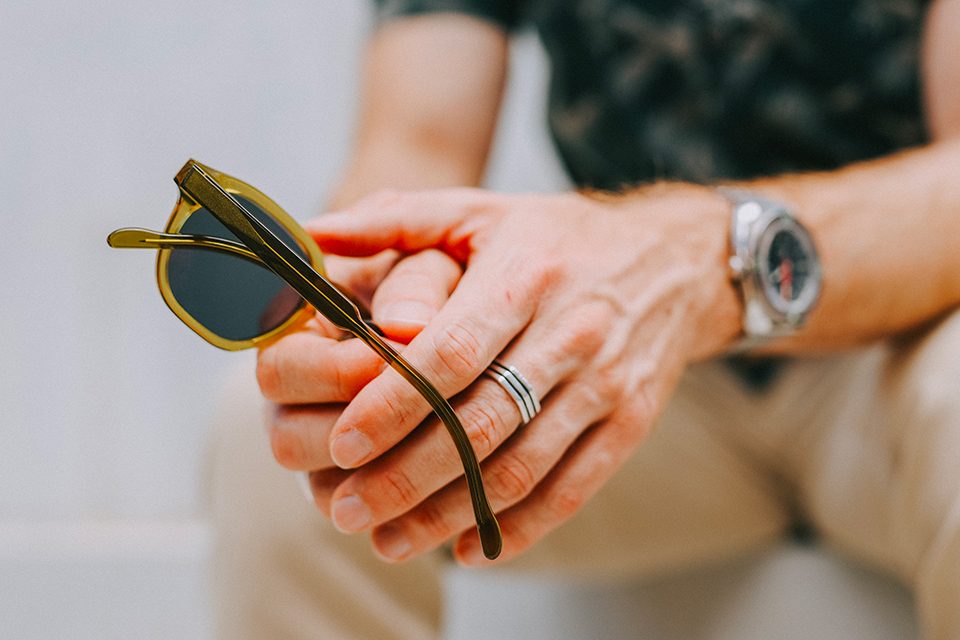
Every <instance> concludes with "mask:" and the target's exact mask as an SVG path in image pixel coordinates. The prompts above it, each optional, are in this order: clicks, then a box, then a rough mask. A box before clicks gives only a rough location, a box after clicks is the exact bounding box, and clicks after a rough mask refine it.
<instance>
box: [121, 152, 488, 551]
mask: <svg viewBox="0 0 960 640" xmlns="http://www.w3.org/2000/svg"><path fill="white" fill-rule="evenodd" d="M174 181H175V182H176V183H177V186H178V187H179V189H180V198H179V199H178V200H177V204H176V206H175V207H174V210H173V213H172V214H171V216H170V219H169V221H168V222H167V225H166V227H165V228H164V229H165V230H164V231H163V232H156V231H150V230H149V229H140V228H124V229H118V230H116V231H114V232H113V233H111V234H110V236H109V237H108V238H107V242H108V243H109V244H110V246H111V247H118V248H133V249H156V250H158V251H159V254H158V256H157V283H158V285H159V287H160V293H161V295H162V296H163V299H164V302H166V304H167V306H168V307H169V308H170V310H171V311H173V313H174V314H176V316H177V317H178V318H180V319H181V320H182V321H183V322H184V323H185V324H186V325H187V326H189V327H190V328H191V329H193V331H195V332H196V333H197V334H199V335H200V336H201V337H202V338H203V339H204V340H206V341H207V342H209V343H211V344H213V345H215V346H217V347H220V348H222V349H229V350H231V351H236V350H240V349H247V348H250V347H261V346H264V345H265V344H267V343H269V342H270V341H272V340H275V339H277V338H278V337H280V336H281V335H283V334H284V333H285V332H287V331H289V330H291V329H293V328H294V327H297V326H298V325H300V324H302V323H305V322H306V321H307V320H309V319H310V318H312V317H313V316H314V311H313V310H314V309H315V310H316V311H318V312H319V313H320V314H321V315H323V316H324V317H325V318H327V320H329V321H330V322H331V323H333V325H334V326H336V327H339V328H340V329H342V330H344V331H346V332H349V333H351V334H353V335H354V336H355V337H357V338H359V339H360V340H362V341H363V342H364V343H366V344H367V345H368V346H369V347H370V348H371V349H373V350H374V351H375V352H376V353H377V354H379V355H380V356H381V357H382V358H383V359H384V360H385V361H386V362H387V363H389V364H390V366H391V367H392V368H393V369H394V370H395V371H397V372H398V373H399V374H400V375H401V376H402V377H403V378H404V379H406V380H407V382H409V383H410V384H411V385H412V386H413V387H414V388H416V389H417V391H418V392H419V393H420V394H421V395H422V396H423V397H424V399H426V400H427V401H428V402H429V403H430V406H431V407H432V408H433V410H434V412H435V413H436V415H437V416H438V417H439V418H440V420H441V421H442V422H443V424H444V426H446V428H447V431H448V432H449V433H450V436H451V437H452V438H453V441H454V444H455V445H456V449H457V453H458V454H459V456H460V459H461V461H462V462H463V467H464V474H465V479H466V482H467V487H468V489H469V491H470V498H471V502H472V503H473V510H474V516H475V518H476V522H477V530H478V533H479V535H480V541H481V545H482V547H483V552H484V554H485V555H486V556H487V557H488V558H491V559H492V558H496V557H497V556H498V555H499V554H500V551H501V549H502V544H503V539H502V536H501V533H500V526H499V524H498V523H497V519H496V516H495V515H494V513H493V510H492V509H491V507H490V504H489V502H488V501H487V497H486V494H485V491H484V488H483V479H482V477H481V471H480V464H479V462H478V461H477V458H476V454H475V453H474V451H473V447H472V446H471V444H470V440H469V438H468V437H467V434H466V432H465V431H464V428H463V425H462V424H461V423H460V419H459V418H458V417H457V415H456V413H455V412H454V410H453V408H452V407H451V406H450V403H449V401H448V400H447V399H446V398H445V397H444V396H443V395H441V393H440V392H439V391H438V390H437V388H436V387H435V386H434V385H433V384H432V383H431V382H430V381H429V380H428V379H427V378H426V377H425V376H424V375H423V374H422V373H420V372H419V371H418V370H417V369H416V368H414V367H413V366H412V365H411V364H410V363H409V362H407V361H406V359H404V357H403V356H402V355H401V354H400V353H398V352H397V351H396V350H395V349H394V348H393V347H392V346H390V344H388V343H387V342H386V341H385V340H384V339H383V338H382V337H381V335H380V334H379V333H378V332H377V329H376V327H375V326H374V325H372V324H370V323H368V322H367V321H366V316H367V314H365V313H363V311H362V305H360V304H358V303H357V302H356V301H355V300H353V299H352V298H351V297H350V296H349V295H347V294H346V293H345V292H344V291H341V290H340V289H338V288H337V287H336V286H334V285H333V284H332V283H331V282H330V281H329V280H327V278H326V274H325V273H324V270H323V256H322V254H321V252H320V249H319V247H317V245H316V243H314V241H313V239H312V238H310V236H309V235H307V233H306V231H304V230H303V228H302V227H301V226H300V225H299V224H297V223H296V222H295V221H294V220H293V218H291V217H290V216H289V215H287V213H286V212H284V211H283V209H281V208H280V207H279V206H278V205H277V204H276V203H275V202H274V201H273V200H271V199H270V198H268V197H267V196H266V195H264V194H263V193H261V192H260V191H259V190H257V189H255V188H254V187H252V186H250V185H249V184H247V183H245V182H242V181H240V180H237V179H236V178H233V177H231V176H228V175H227V174H225V173H222V172H220V171H216V170H215V169H211V168H210V167H206V166H204V165H202V164H200V163H198V162H196V161H194V160H190V161H188V162H187V163H186V164H185V165H184V166H183V168H182V169H181V170H180V172H179V173H178V174H177V176H176V178H174ZM240 199H244V200H247V201H249V202H250V203H251V204H253V205H255V206H256V207H258V208H260V209H261V210H262V211H263V212H264V213H266V214H267V215H269V216H270V217H271V218H273V220H274V221H275V222H277V223H278V224H280V226H282V227H283V229H284V231H286V232H287V233H289V234H290V235H291V237H292V238H293V239H294V240H296V242H297V243H298V244H299V245H300V248H301V249H302V250H303V251H304V252H305V254H306V258H304V256H303V255H301V254H299V253H297V252H296V251H294V250H293V249H292V248H291V247H289V246H287V245H286V244H284V242H283V241H282V240H281V239H280V238H279V237H277V236H276V235H274V233H273V232H272V231H270V229H269V228H267V227H266V226H265V225H264V224H263V223H262V222H261V221H259V220H257V218H256V217H255V216H253V215H252V214H251V213H250V212H249V211H247V210H246V209H245V208H244V206H243V204H241V202H240ZM201 208H203V209H205V210H206V211H208V212H209V213H210V214H212V215H213V216H214V217H215V218H217V219H218V220H219V221H220V222H221V223H222V224H223V225H224V226H225V227H226V228H227V229H229V230H230V231H231V233H233V234H234V235H235V236H236V237H237V238H238V239H239V241H235V240H232V239H227V238H219V237H214V236H207V235H195V234H185V233H182V230H183V227H184V225H185V223H186V221H187V220H188V219H189V218H190V216H191V215H192V214H193V213H195V212H196V211H198V210H199V209H201ZM178 247H179V248H192V249H207V250H213V251H221V252H226V253H230V254H233V255H235V256H238V257H240V258H243V259H246V260H250V261H251V262H254V263H256V264H258V265H259V266H261V267H263V268H266V269H268V270H270V271H273V272H274V273H275V274H277V275H278V276H279V277H280V278H281V279H282V280H284V281H285V282H286V283H287V284H288V285H289V286H290V287H291V288H292V289H293V290H294V291H295V292H296V293H297V294H299V296H300V297H301V298H302V300H301V302H300V306H299V307H295V309H294V311H293V312H292V313H291V315H290V316H289V317H288V318H287V319H286V320H284V321H283V322H282V323H281V324H280V325H278V326H277V327H276V328H274V329H271V330H269V331H265V332H264V333H262V334H260V335H257V336H255V337H253V338H250V339H247V340H232V339H227V338H224V337H223V336H221V335H218V334H217V333H215V332H213V331H211V330H210V329H208V328H207V327H205V326H204V325H203V324H202V323H201V322H200V321H199V320H197V319H196V318H194V317H193V316H192V315H190V313H189V312H187V310H186V309H185V308H184V307H183V305H181V304H180V302H179V301H178V300H177V298H176V295H175V294H174V292H173V289H172V287H171V285H170V280H169V277H168V269H167V267H168V265H169V261H170V255H171V252H172V250H173V249H175V248H178ZM311 307H312V309H311Z"/></svg>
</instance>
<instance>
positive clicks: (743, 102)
mask: <svg viewBox="0 0 960 640" xmlns="http://www.w3.org/2000/svg"><path fill="white" fill-rule="evenodd" d="M377 4H378V11H379V14H378V15H379V17H380V19H381V20H388V19H392V18H395V17H398V16H404V15H416V14H424V13H433V12H459V13H466V14H470V15H474V16H477V17H479V18H482V19H484V20H488V21H490V22H492V23H494V24H496V25H498V26H500V27H501V28H503V29H505V30H514V29H518V28H521V27H523V26H527V25H529V26H532V27H534V28H536V29H537V31H538V32H539V34H540V38H541V40H542V41H543V44H544V47H545V49H546V51H547V54H548V57H549V59H550V65H551V82H550V92H549V125H550V130H551V133H552V135H553V138H554V141H555V143H556V146H557V149H558V150H559V152H560V155H561V157H562V159H563V162H564V164H565V165H566V168H567V171H568V172H569V174H570V176H571V177H572V179H573V180H574V181H575V183H576V184H578V185H579V186H583V187H593V188H600V189H612V190H619V189H622V188H624V187H628V186H632V185H637V184H640V183H645V182H649V181H652V180H656V179H669V180H684V181H691V182H698V183H706V182H711V181H716V180H721V179H747V178H755V177H760V176H766V175H775V174H780V173H784V172H791V171H803V170H828V169H833V168H836V167H839V166H842V165H844V164H849V163H851V162H855V161H858V160H864V159H867V158H871V157H876V156H880V155H884V154H887V153H890V152H892V151H894V150H896V149H902V148H905V147H910V146H916V145H919V144H922V143H923V142H925V141H926V130H925V128H924V124H923V117H922V113H921V105H920V82H919V77H920V74H919V64H920V34H921V27H922V21H923V14H924V7H925V5H926V4H927V2H925V1H924V0H486V1H485V0H378V2H377Z"/></svg>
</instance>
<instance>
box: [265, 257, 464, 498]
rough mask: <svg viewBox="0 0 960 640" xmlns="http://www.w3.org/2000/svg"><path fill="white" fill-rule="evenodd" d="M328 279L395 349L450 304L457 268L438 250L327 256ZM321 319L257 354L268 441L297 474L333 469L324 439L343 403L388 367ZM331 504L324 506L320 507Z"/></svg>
mask: <svg viewBox="0 0 960 640" xmlns="http://www.w3.org/2000/svg"><path fill="white" fill-rule="evenodd" d="M324 267H325V269H326V271H327V275H328V276H330V278H331V279H332V280H333V281H335V282H336V283H337V284H338V285H342V286H344V287H347V288H348V289H349V290H350V291H351V292H352V293H353V294H354V295H355V296H356V297H357V298H359V299H360V300H361V301H362V302H363V303H364V304H366V305H367V306H369V307H370V309H371V312H372V314H373V319H374V321H375V322H376V323H377V325H378V326H379V327H380V328H381V329H382V330H383V331H384V333H385V334H386V335H387V336H388V337H389V338H391V339H392V340H393V341H395V344H398V343H406V342H408V341H409V340H410V338H411V337H413V336H414V335H416V333H417V332H419V331H420V329H422V328H423V326H424V325H425V324H426V323H427V321H428V320H429V319H430V318H432V317H433V315H434V314H435V313H436V311H437V310H438V309H439V308H440V307H441V306H442V305H443V303H444V302H446V300H447V297H448V295H449V293H450V291H451V290H452V289H453V287H454V286H455V285H456V283H457V280H458V279H459V277H460V267H459V265H457V264H456V263H455V262H453V261H452V260H451V259H450V258H449V257H447V256H445V255H444V254H442V253H440V252H439V251H434V250H427V251H422V252H418V253H416V254H413V255H410V256H405V257H401V256H399V254H396V253H395V252H383V253H381V254H378V255H377V256H376V257H375V258H364V259H357V258H344V257H340V256H325V257H324ZM342 337H343V336H342V333H341V331H340V330H339V329H337V328H336V327H334V326H333V325H331V324H330V323H329V322H327V321H326V320H325V319H324V318H323V317H322V316H319V315H318V316H317V317H316V318H315V319H313V320H311V321H310V322H309V323H308V324H307V327H306V329H305V330H304V331H298V332H296V333H293V334H290V335H287V336H285V337H283V338H282V339H281V340H279V341H277V342H275V343H273V344H271V345H269V346H267V347H265V348H264V349H263V350H261V351H260V353H259V355H258V360H257V379H258V382H259V383H260V387H261V390H262V391H263V393H264V395H265V396H266V397H267V398H268V399H269V400H271V401H273V402H274V403H276V404H275V405H274V407H273V411H272V413H271V416H270V420H269V431H270V441H271V446H272V448H273V454H274V457H275V458H276V459H277V461H278V462H279V463H280V464H281V465H283V466H285V467H287V468H289V469H293V470H298V471H313V470H321V469H329V468H331V467H334V464H333V461H332V460H331V458H330V454H329V446H328V442H327V438H328V436H329V433H330V429H331V427H332V426H333V424H334V422H335V421H336V419H337V417H338V416H339V415H340V412H341V411H342V409H343V403H345V402H347V401H348V400H350V399H352V398H353V396H354V395H356V393H357V391H358V390H359V389H360V388H362V387H363V386H364V385H365V384H366V383H368V382H369V381H370V380H372V379H373V378H374V377H375V376H376V375H377V374H379V373H380V372H381V371H382V370H383V368H384V367H385V366H386V365H385V363H384V362H383V360H381V359H380V357H379V356H377V355H376V354H375V353H374V352H373V351H371V350H370V349H369V348H368V347H367V346H366V345H364V344H363V343H361V342H360V341H359V340H342V339H341V338H342ZM325 504H326V503H324V502H322V501H321V502H320V503H319V505H320V506H321V507H323V506H325Z"/></svg>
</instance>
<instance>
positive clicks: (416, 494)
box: [334, 307, 616, 531]
mask: <svg viewBox="0 0 960 640" xmlns="http://www.w3.org/2000/svg"><path fill="white" fill-rule="evenodd" d="M583 311H584V313H582V314H577V315H575V316H571V317H566V316H563V317H557V318H555V319H550V318H546V319H543V320H540V321H538V322H536V323H534V324H533V325H531V326H530V327H529V328H528V329H527V330H526V331H525V332H524V333H523V334H522V336H521V338H522V339H520V340H519V341H518V342H517V343H516V344H515V345H514V346H512V347H511V348H510V349H509V350H508V351H507V352H506V353H505V354H504V360H505V361H506V362H508V363H512V365H513V366H515V367H516V369H517V370H519V371H521V372H522V375H523V376H524V377H525V378H526V379H527V381H528V382H529V383H530V385H531V386H532V388H533V392H534V394H535V396H536V398H537V399H538V400H540V399H542V398H543V397H544V396H546V394H548V393H550V391H551V389H552V388H553V387H554V386H555V385H557V384H559V383H560V382H561V381H563V380H567V379H568V378H569V377H570V376H571V375H574V374H576V373H577V372H579V371H581V367H582V365H583V361H584V360H585V359H586V358H587V357H589V356H590V355H591V354H593V353H594V352H595V350H596V345H597V342H598V340H599V339H600V332H598V331H597V328H596V326H595V323H594V322H593V321H592V320H591V319H590V317H591V313H590V312H589V307H585V308H584V309H583ZM547 337H549V339H547ZM584 375H585V376H586V377H587V378H588V379H589V382H579V383H577V384H574V385H571V384H569V383H567V384H566V385H565V386H566V387H568V389H571V390H568V391H564V392H563V393H561V394H560V396H559V398H558V399H554V398H553V396H547V397H548V398H549V400H548V401H545V404H544V405H543V406H544V408H545V411H546V408H547V407H550V412H549V413H548V414H541V415H540V416H538V417H536V418H535V419H534V421H533V423H532V424H533V425H536V424H539V421H541V420H542V419H546V420H547V421H549V420H560V419H562V420H564V421H565V422H564V425H566V424H567V423H570V424H573V425H574V426H576V427H577V428H584V427H585V426H586V425H589V424H591V423H592V422H594V421H595V420H597V419H598V418H599V416H600V415H601V413H603V412H608V411H610V410H612V409H613V407H614V405H615V402H616V400H615V399H614V398H613V397H610V396H608V395H607V394H604V393H603V390H602V388H601V385H600V384H598V382H597V378H599V376H593V375H588V374H584ZM571 398H573V400H572V404H571V400H570V399H571ZM453 406H454V409H455V411H456V412H457V414H458V415H459V416H460V418H461V420H462V423H463V427H464V430H465V432H466V433H467V436H468V438H469V439H470V444H471V446H472V448H473V450H474V451H475V453H476V454H477V457H478V458H479V459H481V460H482V459H484V458H485V457H486V456H488V455H490V454H491V453H492V452H493V451H495V450H497V448H498V447H500V445H501V444H502V443H503V442H505V441H506V442H507V443H510V442H512V441H513V438H511V434H513V433H514V431H515V430H516V428H517V425H518V424H519V423H520V420H521V411H520V408H519V406H518V404H517V401H516V400H515V399H514V398H513V397H512V396H511V395H510V394H508V393H507V391H506V390H505V389H504V388H502V387H501V386H500V385H499V384H498V383H496V382H494V381H492V380H489V379H487V378H481V379H480V380H478V381H477V382H475V383H474V384H473V385H471V386H470V388H469V389H468V390H467V391H466V392H464V393H463V394H461V395H460V396H458V397H457V398H455V400H454V402H453ZM545 415H546V416H547V417H545ZM549 416H553V417H552V418H551V417H549ZM528 429H529V427H527V428H524V429H522V430H521V433H522V434H527V433H529V431H528ZM561 431H562V430H561ZM537 432H540V430H539V429H538V430H537ZM514 437H517V436H514ZM508 438H510V440H508ZM545 442H546V443H547V444H549V445H550V446H554V447H555V446H556V444H555V443H554V442H553V441H552V440H550V439H547V440H545ZM565 446H566V445H564V447H563V448H565ZM561 452H562V448H561V449H559V450H556V451H554V454H555V455H557V456H559V455H560V453H561ZM462 475H463V467H462V466H461V463H460V460H459V458H458V456H457V455H456V450H455V447H454V444H453V441H452V439H451V438H450V436H449V435H448V434H447V433H446V431H445V430H444V429H443V427H442V426H441V425H440V423H439V422H438V421H436V420H431V421H428V422H427V423H425V424H423V425H421V426H420V427H419V428H418V429H417V430H416V431H414V432H413V433H412V434H410V435H409V436H407V438H406V440H405V441H404V442H403V443H402V445H400V446H398V447H395V448H394V449H393V450H391V451H390V452H389V453H388V454H386V455H384V456H383V457H382V458H380V459H378V460H374V461H372V462H370V463H368V464H366V465H364V466H363V467H361V468H360V469H358V471H357V473H356V474H355V475H353V476H352V477H351V479H350V481H348V482H345V483H344V485H343V486H341V487H339V488H338V489H337V493H336V495H335V496H334V501H335V502H336V503H337V504H339V503H340V500H341V499H343V500H344V502H343V508H342V509H338V508H334V514H335V517H334V521H335V523H336V524H337V526H338V527H339V528H341V529H342V530H344V531H357V530H360V529H364V528H368V527H370V526H374V525H376V524H379V523H382V522H385V521H387V520H390V519H393V518H396V517H397V516H399V515H401V514H403V513H405V512H406V511H408V510H410V509H413V508H414V507H416V506H417V505H418V504H420V503H421V502H423V501H424V500H426V499H427V498H428V497H429V496H430V495H431V494H433V493H434V492H435V491H437V490H438V489H440V488H441V487H443V486H444V485H447V484H448V483H450V482H451V481H452V480H454V479H455V478H458V477H460V476H462ZM510 503H511V500H510V499H508V498H507V497H505V496H503V495H501V502H500V504H501V506H507V505H508V504H510ZM464 506H465V507H467V508H468V506H469V500H467V499H465V500H464ZM464 513H465V514H466V513H467V512H466V511H465V512H464Z"/></svg>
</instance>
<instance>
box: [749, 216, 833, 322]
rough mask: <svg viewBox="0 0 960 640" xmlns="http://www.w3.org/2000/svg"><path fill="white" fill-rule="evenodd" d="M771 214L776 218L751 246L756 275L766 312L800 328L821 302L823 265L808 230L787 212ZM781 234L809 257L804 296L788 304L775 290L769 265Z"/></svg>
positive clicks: (757, 235) (756, 282) (765, 227)
mask: <svg viewBox="0 0 960 640" xmlns="http://www.w3.org/2000/svg"><path fill="white" fill-rule="evenodd" d="M771 213H772V214H773V215H772V216H771V217H770V218H769V219H768V220H767V221H766V223H765V224H763V225H758V226H759V229H757V231H756V234H755V237H754V238H753V239H752V242H751V245H752V247H751V254H752V255H753V256H755V258H754V260H753V263H754V264H753V267H754V269H753V274H752V275H753V278H754V281H755V285H756V288H757V290H758V291H759V292H760V294H761V295H760V297H759V298H760V301H761V302H762V303H763V305H764V307H765V308H766V311H767V312H768V313H770V314H771V315H772V316H774V317H776V318H777V319H778V320H779V321H781V322H784V323H786V324H788V325H790V326H791V327H799V326H800V325H802V324H803V321H804V320H805V319H806V317H807V315H808V314H809V313H810V311H811V309H813V307H814V306H815V304H816V302H817V299H818V298H819V294H820V289H821V285H822V278H821V272H820V262H819V259H818V256H817V250H816V247H815V245H814V243H813V238H812V237H811V236H810V232H809V231H807V229H806V227H804V226H803V224H801V223H800V221H798V220H797V219H796V218H795V217H793V216H792V215H790V213H789V212H788V211H786V210H784V209H777V210H775V211H773V212H771ZM780 233H789V234H790V235H791V236H792V237H793V238H794V239H795V240H796V241H797V243H798V245H799V246H800V247H801V249H802V250H803V252H804V254H805V261H806V266H807V273H806V278H805V280H804V283H803V285H802V289H801V291H800V295H799V296H798V297H797V298H795V299H794V300H790V301H787V300H784V299H783V296H781V295H780V293H779V292H778V291H777V290H776V289H775V288H774V286H773V282H772V274H771V271H770V265H769V255H770V248H771V246H772V244H773V241H774V239H775V238H776V237H777V236H778V235H779V234H780Z"/></svg>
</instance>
